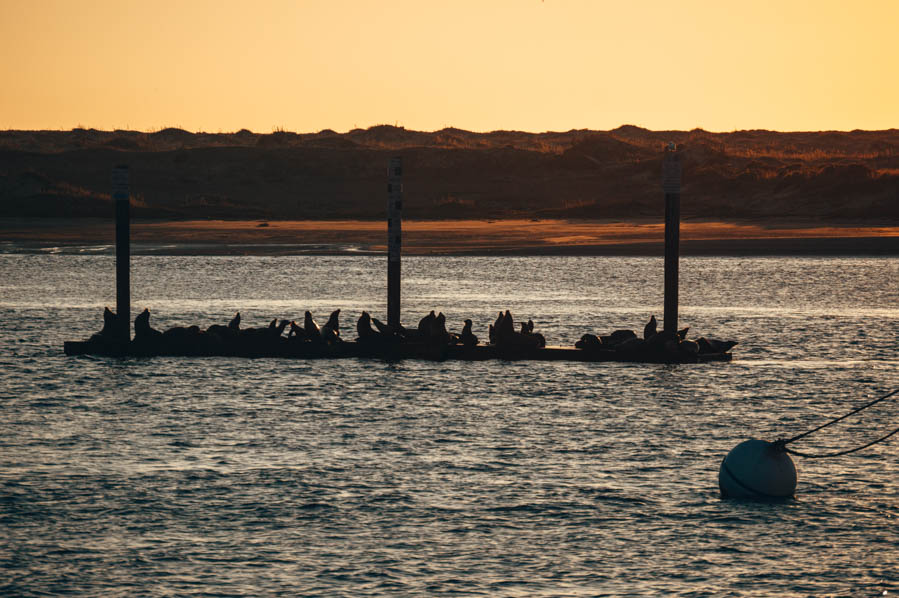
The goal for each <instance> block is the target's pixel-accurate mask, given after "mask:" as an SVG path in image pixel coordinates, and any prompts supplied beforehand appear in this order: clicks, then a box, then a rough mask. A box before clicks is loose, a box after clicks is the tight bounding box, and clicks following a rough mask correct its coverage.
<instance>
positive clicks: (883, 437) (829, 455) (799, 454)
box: [775, 388, 899, 459]
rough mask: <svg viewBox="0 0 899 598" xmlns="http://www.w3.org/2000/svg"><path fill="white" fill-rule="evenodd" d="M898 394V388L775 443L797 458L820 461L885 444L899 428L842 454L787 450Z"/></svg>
mask: <svg viewBox="0 0 899 598" xmlns="http://www.w3.org/2000/svg"><path fill="white" fill-rule="evenodd" d="M896 393H899V388H897V389H896V390H893V391H891V392H888V393H887V394H885V395H883V396H882V397H878V398H876V399H874V400H873V401H871V402H870V403H866V404H865V405H862V406H861V407H858V408H857V409H853V410H852V411H850V412H849V413H847V414H846V415H841V416H840V417H838V418H836V419H833V420H830V421H829V422H827V423H824V424H822V425H820V426H818V427H817V428H815V429H813V430H809V431H808V432H803V433H802V434H798V435H796V436H793V437H792V438H790V439H788V440H778V441H777V442H775V444H776V445H779V446H780V448H781V449H782V450H784V451H786V452H788V453H790V454H793V455H797V456H799V457H807V458H809V459H820V458H824V457H839V456H842V455H848V454H850V453H854V452H857V451H860V450H862V449H866V448H868V447H869V446H874V445H875V444H877V443H878V442H883V441H884V440H886V439H887V438H889V437H890V436H893V435H894V434H897V433H899V428H896V429H895V430H893V431H892V432H890V433H889V434H887V435H886V436H881V437H880V438H878V439H877V440H872V441H871V442H869V443H868V444H865V445H863V446H859V447H855V448H852V449H848V450H845V451H840V452H837V453H827V454H819V455H813V454H809V453H802V452H799V451H794V450H793V449H789V448H787V446H786V445H788V444H790V443H791V442H795V441H797V440H799V439H800V438H805V437H806V436H808V435H809V434H813V433H815V432H817V431H818V430H823V429H824V428H826V427H827V426H830V425H832V424H835V423H837V422H840V421H843V420H844V419H846V418H847V417H849V416H851V415H855V414H856V413H858V412H860V411H863V410H865V409H867V408H868V407H872V406H874V405H876V404H877V403H879V402H881V401H883V400H886V399H888V398H890V397H891V396H893V395H895V394H896Z"/></svg>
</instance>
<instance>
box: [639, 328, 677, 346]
mask: <svg viewBox="0 0 899 598" xmlns="http://www.w3.org/2000/svg"><path fill="white" fill-rule="evenodd" d="M645 340H646V347H647V349H650V350H652V351H666V350H667V351H670V350H671V348H670V347H668V341H673V342H674V343H675V346H674V349H677V345H676V343H677V340H678V339H677V333H676V332H669V331H667V330H663V331H661V332H659V333H658V334H655V335H653V336H651V337H649V338H648V339H645Z"/></svg>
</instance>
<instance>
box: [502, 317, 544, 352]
mask: <svg viewBox="0 0 899 598" xmlns="http://www.w3.org/2000/svg"><path fill="white" fill-rule="evenodd" d="M494 334H495V335H496V344H497V345H498V346H505V347H513V348H521V349H534V348H538V347H545V346H546V339H544V338H543V335H542V334H540V333H533V332H528V333H523V332H515V322H514V320H513V318H512V312H510V311H509V310H506V313H505V314H503V315H502V320H501V321H500V322H499V326H498V328H496V329H495V330H494Z"/></svg>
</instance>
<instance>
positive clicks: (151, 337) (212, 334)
mask: <svg viewBox="0 0 899 598" xmlns="http://www.w3.org/2000/svg"><path fill="white" fill-rule="evenodd" d="M339 318H340V310H339V309H336V310H334V311H333V312H331V315H330V317H329V318H328V321H327V323H325V324H324V325H323V326H319V325H318V324H317V323H316V322H315V319H314V318H313V317H312V313H311V312H309V311H307V312H306V313H305V317H304V320H303V325H302V326H300V325H299V324H297V323H296V322H295V321H293V320H280V322H279V320H278V319H277V318H275V319H274V320H272V321H271V323H270V324H269V325H268V326H267V327H262V328H241V326H240V313H239V312H238V313H237V314H236V315H235V316H234V317H233V318H232V319H231V321H230V322H229V323H228V325H227V326H225V325H220V324H213V325H212V326H209V327H208V328H206V329H205V330H202V329H200V327H199V326H186V327H185V326H176V327H174V328H169V329H168V330H166V331H164V332H161V331H159V330H156V329H154V328H153V327H152V326H151V325H150V310H149V309H144V310H143V311H142V312H141V313H140V315H138V316H137V318H135V320H134V340H133V341H132V347H133V348H134V350H135V351H136V352H137V353H140V354H198V355H215V354H226V355H230V354H251V355H252V354H279V350H282V349H283V350H285V351H287V352H289V351H290V350H291V348H294V349H300V348H302V347H308V349H309V350H312V351H317V350H318V349H316V347H318V348H320V349H322V350H324V349H326V348H328V347H332V346H334V345H336V344H338V343H341V342H342V339H341V337H340V321H339ZM117 322H118V318H117V316H116V315H115V313H113V312H112V311H111V310H110V309H109V308H108V307H107V308H105V309H104V312H103V329H102V330H101V331H100V332H98V333H97V334H94V335H93V336H91V338H90V341H91V342H94V343H100V344H106V343H114V342H115V338H116V334H115V331H116V328H117ZM288 326H289V331H288V333H287V336H286V337H285V336H284V331H285V330H286V329H287V328H288ZM657 328H658V324H657V322H656V318H655V316H651V317H650V319H649V322H648V323H647V324H646V326H645V327H644V329H643V337H642V338H639V337H638V336H637V334H636V333H635V332H634V331H633V330H616V331H614V332H612V333H611V334H609V335H600V336H597V335H594V334H585V335H583V336H582V337H581V339H580V340H579V341H578V342H576V343H575V347H576V348H578V349H582V350H585V351H614V352H618V353H624V354H629V355H636V354H641V353H649V354H654V355H659V354H665V355H672V356H676V355H678V354H682V355H687V356H689V355H694V356H695V355H703V354H711V353H726V352H727V351H730V349H731V348H733V346H734V345H736V344H737V343H736V341H719V340H714V339H708V338H698V339H696V340H690V339H687V332H688V331H689V328H684V329H682V330H679V331H677V332H666V331H661V332H659V331H658V329H657ZM356 333H357V335H358V337H357V338H356V342H357V343H360V344H362V345H366V346H368V347H373V348H375V349H377V348H379V347H386V346H391V345H396V344H398V343H402V344H411V345H423V346H427V347H431V348H439V347H446V346H453V345H462V346H463V347H466V348H470V347H475V346H477V345H478V337H477V336H475V335H474V333H473V332H472V321H471V320H470V319H467V320H465V322H464V326H463V328H462V331H461V333H458V334H457V333H453V332H449V331H448V330H447V328H446V316H444V315H443V313H442V312H440V313H435V312H434V310H431V312H430V313H428V314H427V315H426V316H424V317H423V318H421V320H419V322H418V326H417V327H416V328H405V327H403V326H402V325H400V326H398V327H392V326H388V325H387V324H384V323H383V322H381V321H380V320H378V319H377V318H373V317H371V315H370V314H369V313H368V312H367V311H363V312H362V315H361V316H360V317H359V320H358V321H357V322H356ZM489 340H490V344H491V345H494V346H496V347H498V348H508V349H520V350H529V349H538V348H541V347H545V346H546V339H545V338H544V337H543V335H542V334H540V333H539V332H534V322H533V321H532V320H528V321H527V322H521V324H520V330H518V331H516V330H515V322H514V320H513V318H512V314H511V313H510V312H509V310H506V311H505V312H502V311H500V312H499V315H498V316H497V318H496V321H495V322H494V323H493V324H491V325H490V326H489ZM303 350H304V351H305V349H303Z"/></svg>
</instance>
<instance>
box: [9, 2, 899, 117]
mask: <svg viewBox="0 0 899 598" xmlns="http://www.w3.org/2000/svg"><path fill="white" fill-rule="evenodd" d="M0 56H2V59H0V81H2V85H0V129H69V128H72V127H76V126H83V127H94V128H98V129H114V128H128V129H138V130H155V129H159V128H162V127H168V126H175V127H181V128H184V129H188V130H191V131H210V132H218V131H223V132H224V131H236V130H238V129H241V128H247V129H250V130H253V131H256V132H262V133H266V132H271V131H272V130H273V129H275V128H283V129H286V130H291V131H299V132H312V131H319V130H321V129H325V128H330V129H335V130H337V131H346V130H349V129H352V128H355V127H368V126H371V125H376V124H398V125H400V126H404V127H406V128H410V129H418V130H426V131H431V130H437V129H441V128H443V127H447V126H452V127H458V128H463V129H469V130H475V131H491V130H497V129H517V130H525V131H535V132H539V131H553V130H554V131H565V130H569V129H580V128H590V129H611V128H615V127H617V126H619V125H622V124H634V125H638V126H642V127H646V128H650V129H656V130H660V129H692V128H694V127H701V128H704V129H707V130H711V131H732V130H735V129H753V128H766V129H777V130H825V129H837V130H851V129H886V128H892V127H899V0H853V1H848V0H840V1H831V0H807V1H805V0H802V1H801V0H775V1H770V2H769V1H766V0H742V1H738V2H736V1H735V2H732V1H729V0H710V1H706V0H682V1H679V0H663V1H655V0H646V1H640V0H633V1H624V0H612V1H608V2H606V1H601V0H583V1H582V0H544V1H540V0H473V1H469V0H442V1H439V2H438V1H436V0H408V1H407V0H390V1H382V2H376V1H370V2H369V1H361V0H356V1H350V0H319V1H315V2H311V1H310V2H307V1H300V0H294V1H289V0H257V1H247V2H232V1H227V0H211V1H205V0H180V1H170V0H139V1H133V0H93V1H91V0H0Z"/></svg>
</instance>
